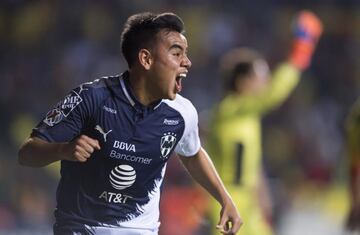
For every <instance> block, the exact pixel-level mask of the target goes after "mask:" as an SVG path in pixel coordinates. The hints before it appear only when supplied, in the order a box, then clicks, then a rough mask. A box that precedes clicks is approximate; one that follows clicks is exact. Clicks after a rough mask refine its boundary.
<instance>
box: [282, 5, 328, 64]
mask: <svg viewBox="0 0 360 235" xmlns="http://www.w3.org/2000/svg"><path fill="white" fill-rule="evenodd" d="M294 23H295V27H294V37H295V38H294V41H293V43H292V50H291V52H290V57H289V60H290V62H291V63H292V64H294V65H295V66H296V67H297V68H298V69H300V70H304V69H306V68H307V67H308V66H309V65H310V62H311V57H312V55H313V52H314V50H315V47H316V44H317V42H318V40H319V38H320V36H321V34H322V31H323V26H322V23H321V21H320V19H319V18H318V17H317V16H316V15H315V14H314V13H312V12H310V11H305V10H304V11H301V12H300V13H299V14H298V15H297V17H296V19H295V22H294Z"/></svg>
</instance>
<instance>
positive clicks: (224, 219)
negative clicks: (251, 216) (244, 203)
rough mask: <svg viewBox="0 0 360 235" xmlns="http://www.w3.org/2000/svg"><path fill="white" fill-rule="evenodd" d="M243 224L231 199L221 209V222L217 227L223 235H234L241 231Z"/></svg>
mask: <svg viewBox="0 0 360 235" xmlns="http://www.w3.org/2000/svg"><path fill="white" fill-rule="evenodd" d="M242 224H243V221H242V219H241V217H240V215H239V212H238V211H237V209H236V207H235V205H234V203H233V201H232V200H231V199H229V200H228V202H227V203H225V204H224V206H223V207H222V209H221V213H220V221H219V223H218V225H217V226H216V229H218V230H219V231H220V232H221V233H222V234H229V235H233V234H236V233H237V232H238V231H239V229H240V227H241V225H242Z"/></svg>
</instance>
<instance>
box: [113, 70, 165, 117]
mask: <svg viewBox="0 0 360 235" xmlns="http://www.w3.org/2000/svg"><path fill="white" fill-rule="evenodd" d="M119 79H120V86H121V90H122V91H123V93H124V95H125V97H126V99H127V100H128V101H129V103H130V104H131V106H133V107H134V108H135V109H136V110H139V111H143V112H149V111H153V110H155V109H157V108H158V107H159V106H160V104H161V103H162V100H158V101H155V102H153V103H151V104H150V105H148V106H145V105H143V104H142V103H140V102H139V101H138V100H137V99H136V97H135V95H134V93H133V92H132V90H131V87H130V81H129V71H126V72H124V73H123V74H122V75H121V76H120V78H119Z"/></svg>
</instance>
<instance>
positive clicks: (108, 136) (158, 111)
mask: <svg viewBox="0 0 360 235" xmlns="http://www.w3.org/2000/svg"><path fill="white" fill-rule="evenodd" d="M183 32H184V28H183V22H182V20H181V19H180V18H179V17H178V16H177V15H175V14H173V13H163V14H153V13H140V14H135V15H133V16H131V17H129V18H128V20H127V22H126V24H125V26H124V30H123V32H122V52H123V55H124V57H125V59H126V61H127V63H128V67H129V69H128V70H127V71H125V72H124V73H122V74H121V75H119V76H110V77H106V78H101V79H97V80H95V81H93V82H88V83H84V84H82V85H80V86H79V87H77V88H75V89H74V90H72V91H71V92H70V93H69V94H68V95H67V96H65V98H64V99H63V100H62V101H60V102H59V103H58V104H57V105H56V106H55V107H54V108H53V109H51V110H50V111H49V112H48V113H47V115H46V117H45V118H44V119H43V120H42V121H41V122H40V123H39V124H38V125H37V126H36V127H35V128H34V129H33V131H32V133H31V136H30V137H29V139H28V140H27V141H26V142H25V143H24V145H23V146H22V147H21V149H20V150H19V163H20V164H22V165H26V166H31V167H42V166H46V165H48V164H50V163H52V162H55V161H61V179H60V183H59V185H58V190H57V207H56V210H55V218H56V222H55V224H54V233H55V234H125V235H135V234H138V235H140V234H141V235H147V234H157V233H158V227H159V224H160V223H159V201H160V188H161V184H162V182H163V177H164V174H165V168H166V162H167V160H168V159H169V157H170V156H171V153H172V152H173V151H175V152H176V153H177V154H178V155H179V156H180V159H181V161H182V163H183V165H184V166H185V167H186V169H187V170H188V171H189V173H190V174H191V175H192V177H193V178H194V179H195V180H197V181H198V182H199V183H200V184H201V185H202V186H203V187H205V188H206V189H207V190H208V191H209V192H210V193H211V195H212V196H213V197H214V198H216V200H218V201H219V203H220V204H221V206H222V210H221V216H220V222H219V224H218V227H219V229H220V230H221V232H223V233H224V234H235V233H236V232H237V231H238V230H239V228H240V226H241V224H242V220H241V218H240V216H239V213H238V211H237V209H236V207H235V205H234V203H233V201H232V199H231V197H230V195H229V194H228V193H227V191H226V189H225V187H224V186H223V183H222V181H221V180H220V178H219V176H218V174H217V172H216V170H215V168H214V166H213V164H212V162H211V160H210V158H209V156H208V155H207V153H206V152H205V150H204V149H203V148H202V147H201V144H200V139H199V136H198V116H197V111H196V109H195V108H194V106H193V105H192V103H191V102H190V101H189V100H187V99H186V98H184V97H182V96H181V95H179V94H178V93H179V92H180V91H181V89H182V79H184V78H185V77H186V76H187V73H188V71H189V69H190V66H191V62H190V60H189V58H188V57H187V50H188V44H187V40H186V38H185V36H184V34H183Z"/></svg>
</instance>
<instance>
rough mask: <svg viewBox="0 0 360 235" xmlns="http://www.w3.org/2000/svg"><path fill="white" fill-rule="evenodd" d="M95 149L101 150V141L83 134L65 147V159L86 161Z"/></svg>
mask: <svg viewBox="0 0 360 235" xmlns="http://www.w3.org/2000/svg"><path fill="white" fill-rule="evenodd" d="M95 150H100V145H99V141H97V140H96V139H92V138H90V137H89V136H86V135H81V136H79V137H78V138H76V139H74V140H73V141H71V142H70V143H68V144H66V145H65V146H64V148H63V156H65V159H64V160H69V161H75V162H86V161H87V160H88V158H89V157H90V156H91V154H92V153H93V152H94V151H95Z"/></svg>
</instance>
